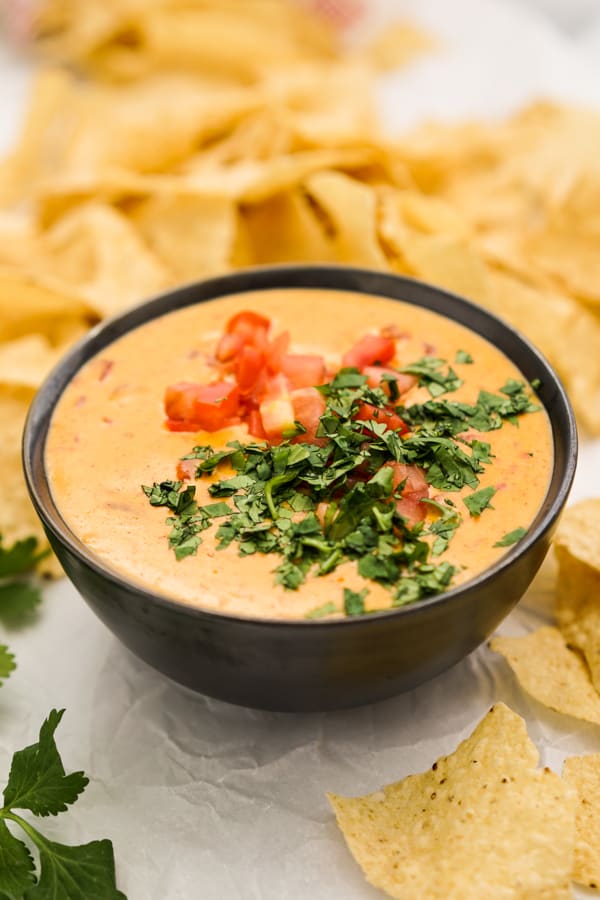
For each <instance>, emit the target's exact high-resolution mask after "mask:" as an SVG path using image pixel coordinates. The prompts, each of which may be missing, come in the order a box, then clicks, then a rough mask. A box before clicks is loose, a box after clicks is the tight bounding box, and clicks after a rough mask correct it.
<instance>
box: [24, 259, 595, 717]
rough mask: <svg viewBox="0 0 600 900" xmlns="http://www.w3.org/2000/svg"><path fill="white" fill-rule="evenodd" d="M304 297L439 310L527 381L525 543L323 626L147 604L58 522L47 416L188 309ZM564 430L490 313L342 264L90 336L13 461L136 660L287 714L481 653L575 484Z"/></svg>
mask: <svg viewBox="0 0 600 900" xmlns="http://www.w3.org/2000/svg"><path fill="white" fill-rule="evenodd" d="M280 288H315V289H329V290H341V291H352V292H359V293H364V294H375V295H380V296H384V297H387V298H389V299H392V300H394V299H395V300H402V301H404V302H407V303H410V304H414V305H416V306H420V307H424V308H426V309H430V310H433V311H434V312H437V313H441V314H442V315H444V316H446V317H448V318H450V319H452V320H454V321H456V322H459V323H461V324H462V325H465V326H466V327H467V328H470V329H471V330H472V331H474V332H476V333H477V334H479V335H481V336H483V337H484V338H487V340H488V341H490V342H491V343H493V344H494V345H495V346H496V347H497V348H498V349H499V350H501V351H502V352H503V353H504V354H505V355H506V356H507V357H508V358H509V359H510V360H511V361H512V362H513V363H515V365H516V366H517V367H518V368H519V369H520V370H521V372H522V373H523V375H524V376H525V377H526V378H527V379H528V380H529V381H532V380H534V379H539V381H540V382H541V388H540V390H539V397H540V400H541V402H542V403H543V405H544V407H545V409H546V411H547V413H548V415H549V418H550V422H551V427H552V435H553V441H554V463H553V470H552V474H551V479H550V485H549V488H548V491H547V494H546V497H545V499H544V502H543V503H542V505H541V507H540V509H539V511H538V514H537V516H536V518H535V520H534V522H533V523H532V525H531V527H530V529H529V532H528V534H527V536H526V537H525V538H524V539H523V540H521V541H520V542H519V543H518V544H517V545H515V546H514V547H513V548H512V549H510V550H509V551H508V552H507V553H506V555H505V556H503V557H502V558H501V559H500V560H499V561H498V562H497V563H496V564H495V565H494V566H492V567H490V568H488V569H486V570H485V571H484V572H482V573H481V574H480V575H479V576H477V577H476V578H474V579H472V580H471V581H469V582H468V583H466V584H464V585H462V586H460V587H458V588H455V589H453V590H450V591H448V592H446V593H444V594H441V595H439V596H435V597H432V598H430V599H427V600H424V601H422V602H420V603H417V604H415V605H414V606H406V607H402V608H399V609H395V610H392V611H387V612H381V613H374V614H372V615H368V616H364V617H357V618H348V619H343V620H325V621H281V620H272V619H258V618H257V619H252V618H245V617H241V616H233V615H224V614H220V613H217V612H214V611H211V610H208V609H201V608H193V607H191V606H189V605H185V604H183V603H178V602H177V600H176V599H173V600H170V599H166V598H165V597H163V596H160V595H157V594H153V593H152V592H151V591H149V590H145V589H144V588H142V587H140V586H139V585H137V584H135V583H133V582H130V581H128V580H127V579H126V578H125V577H124V576H120V575H119V574H118V573H116V572H114V571H112V570H111V569H110V568H109V567H105V566H104V565H103V563H102V561H101V560H100V559H99V558H97V557H96V556H95V555H94V554H93V553H92V552H91V551H90V550H89V549H88V548H87V547H86V546H85V544H84V543H82V541H81V540H79V538H78V537H77V535H76V534H74V533H73V532H71V531H70V529H69V528H68V526H67V525H66V524H65V522H64V521H63V519H62V517H61V514H60V510H59V509H58V508H57V506H56V505H55V503H54V500H53V497H52V493H51V490H50V486H49V483H48V477H47V473H46V468H45V461H44V454H45V444H46V438H47V435H48V428H49V425H50V421H51V417H52V414H53V411H54V409H55V407H56V404H57V402H58V400H59V399H60V397H61V395H62V393H63V391H64V390H65V388H66V387H67V385H68V384H69V382H70V381H71V379H72V378H73V376H74V375H75V374H76V373H77V371H78V370H79V369H80V368H81V367H82V366H83V365H85V363H86V362H87V361H88V360H89V359H90V358H91V357H93V356H95V355H96V354H97V353H99V352H100V351H101V350H102V349H104V348H105V347H106V346H108V345H109V344H111V343H112V342H113V341H115V340H116V339H117V338H120V337H121V336H122V335H124V334H125V333H126V332H128V331H131V330H132V329H134V328H136V327H138V326H139V325H142V324H144V323H145V322H148V321H150V320H151V319H153V318H155V317H157V316H162V315H164V314H165V313H168V312H170V311H173V310H176V309H180V308H182V307H184V306H189V305H190V304H195V303H202V302H204V301H207V300H212V299H215V298H218V297H222V296H226V295H231V294H237V293H244V292H247V291H256V290H270V289H280ZM576 459H577V432H576V427H575V420H574V416H573V412H572V410H571V407H570V404H569V401H568V399H567V397H566V395H565V392H564V389H563V387H562V385H561V383H560V381H559V379H558V377H557V375H556V374H555V372H554V371H553V369H552V368H551V367H550V366H549V364H548V363H547V362H546V360H545V359H544V358H543V356H542V355H541V354H540V353H539V352H538V351H537V350H536V349H535V348H534V347H533V346H532V345H531V344H530V343H529V342H528V341H527V340H526V339H525V338H524V337H522V336H521V335H520V334H518V333H517V332H516V331H515V330H514V329H512V328H511V327H510V326H508V325H507V324H505V323H504V322H502V321H501V320H500V319H498V318H497V317H495V316H494V315H492V314H491V313H489V312H487V311H485V310H483V309H481V308H479V307H477V306H475V305H474V304H472V303H470V302H468V301H467V300H464V299H462V298H460V297H457V296H455V295H453V294H450V293H448V292H446V291H443V290H440V289H439V288H436V287H433V286H430V285H427V284H424V283H421V282H418V281H414V280H412V279H409V278H402V277H399V276H395V275H389V274H383V273H379V272H373V271H367V270H361V269H353V268H347V267H342V266H339V267H338V266H329V265H327V266H277V267H268V268H259V269H250V270H246V271H240V272H238V273H235V274H232V275H225V276H223V277H219V278H213V279H211V280H208V281H204V282H200V283H198V284H191V285H189V286H186V287H183V288H181V289H179V290H175V291H172V292H170V293H167V294H164V295H162V296H160V297H157V298H156V299H153V300H150V301H149V302H147V303H144V304H142V305H141V306H138V307H136V308H135V309H132V310H131V311H129V312H126V313H124V314H123V315H121V316H118V317H117V318H114V319H112V320H110V321H107V322H106V323H105V324H102V325H100V326H98V327H97V328H95V329H94V330H93V331H91V332H90V333H89V334H88V335H87V336H86V337H85V338H84V339H83V340H82V341H81V342H80V343H79V344H78V345H76V346H75V347H74V348H73V349H72V350H71V352H70V353H69V354H68V355H67V356H66V357H65V358H64V359H63V360H62V361H61V362H60V363H59V365H58V366H57V367H56V368H55V370H54V371H53V372H52V373H51V375H50V376H49V377H48V379H47V380H46V381H45V383H44V384H43V386H42V387H41V388H40V390H39V392H38V394H37V396H36V398H35V399H34V401H33V404H32V406H31V409H30V412H29V417H28V419H27V423H26V427H25V432H24V437H23V462H24V469H25V476H26V479H27V484H28V488H29V492H30V494H31V498H32V500H33V503H34V506H35V508H36V510H37V513H38V515H39V517H40V519H41V521H42V523H43V526H44V529H45V531H46V533H47V535H48V539H49V541H50V543H51V545H52V547H53V549H54V551H55V553H56V555H57V556H58V558H59V560H60V562H61V563H62V565H63V567H64V569H65V572H66V573H67V575H68V577H69V578H70V579H71V581H72V582H73V584H74V585H75V586H76V587H77V589H78V590H79V591H80V593H81V594H82V596H83V597H84V598H85V600H86V601H87V603H88V604H89V606H90V607H91V608H92V609H93V611H94V612H95V613H96V614H97V615H98V617H99V618H100V619H101V620H102V621H103V622H104V624H105V625H106V626H108V628H110V629H111V631H112V632H113V633H114V634H115V635H116V636H117V637H118V638H119V639H120V640H121V641H122V642H123V643H124V644H125V646H126V647H128V648H129V649H130V650H131V651H133V653H135V654H136V655H137V656H138V657H140V658H141V659H143V660H144V661H145V662H147V663H149V664H150V665H151V666H153V667H154V668H156V669H158V670H159V671H161V672H163V673H164V674H165V675H167V676H168V677H169V678H171V679H173V680H174V681H177V682H179V683H181V684H183V685H186V686H187V687H189V688H192V689H193V690H196V691H199V692H202V693H205V694H208V695H210V696H212V697H216V698H219V699H221V700H226V701H228V702H230V703H236V704H242V705H244V706H251V707H257V708H261V709H268V710H279V711H288V712H297V711H315V710H329V709H337V708H342V707H350V706H357V705H360V704H363V703H369V702H372V701H375V700H381V699H384V698H386V697H390V696H392V695H394V694H398V693H400V692H402V691H406V690H409V689H411V688H414V687H416V686H417V685H419V684H421V683H423V682H424V681H427V680H428V679H430V678H432V677H433V676H435V675H438V674H439V673H440V672H442V671H444V670H445V669H447V668H448V667H450V666H452V665H453V664H454V663H456V662H458V661H459V660H461V659H462V658H463V657H465V656H466V655H467V654H469V653H470V652H471V651H472V650H474V649H475V648H476V647H477V646H478V645H479V644H481V643H482V642H483V641H484V640H486V638H487V637H488V636H489V635H490V634H491V633H492V631H493V630H494V629H495V628H496V627H497V625H498V624H499V622H500V621H501V620H502V619H503V618H504V617H505V616H506V615H507V614H508V613H509V612H510V610H511V609H512V608H513V607H514V606H515V604H516V603H517V602H518V600H519V599H520V598H521V596H522V595H523V593H524V592H525V590H526V589H527V587H528V586H529V584H530V583H531V581H532V579H533V577H534V575H535V573H536V572H537V570H538V568H539V566H540V565H541V563H542V561H543V559H544V557H545V555H546V553H547V551H548V548H549V544H550V540H551V537H552V534H553V531H554V529H555V527H556V524H557V521H558V517H559V515H560V512H561V510H562V508H563V506H564V505H565V502H566V500H567V497H568V494H569V490H570V487H571V484H572V481H573V476H574V472H575V465H576Z"/></svg>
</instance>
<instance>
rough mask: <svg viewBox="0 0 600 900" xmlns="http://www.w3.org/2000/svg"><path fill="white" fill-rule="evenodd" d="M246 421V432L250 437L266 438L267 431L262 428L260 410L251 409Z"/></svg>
mask: <svg viewBox="0 0 600 900" xmlns="http://www.w3.org/2000/svg"><path fill="white" fill-rule="evenodd" d="M246 421H247V423H248V432H249V434H251V435H252V437H256V438H260V439H261V440H264V439H265V438H266V436H267V432H266V431H265V429H264V425H263V421H262V416H261V414H260V410H258V409H251V410H250V412H249V413H248V418H247V420H246Z"/></svg>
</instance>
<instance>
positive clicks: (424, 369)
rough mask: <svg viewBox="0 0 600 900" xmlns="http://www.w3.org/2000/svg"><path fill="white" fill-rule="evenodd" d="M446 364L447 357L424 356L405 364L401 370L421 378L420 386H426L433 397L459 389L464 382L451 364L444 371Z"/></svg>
mask: <svg viewBox="0 0 600 900" xmlns="http://www.w3.org/2000/svg"><path fill="white" fill-rule="evenodd" d="M445 365H446V360H445V359H437V358H436V357H434V356H424V357H423V358H422V359H419V360H417V362H414V363H411V364H410V365H408V366H404V367H403V368H402V369H400V372H403V373H404V374H405V375H416V376H417V377H418V379H419V387H426V388H427V390H428V391H429V393H430V394H431V396H432V397H439V396H440V394H448V393H450V392H451V391H456V390H458V388H459V387H460V386H461V384H462V383H463V382H462V379H461V378H459V377H458V375H457V374H456V372H455V371H454V370H453V369H452V368H450V366H448V368H447V370H446V371H445V372H444V371H443V367H444V366H445Z"/></svg>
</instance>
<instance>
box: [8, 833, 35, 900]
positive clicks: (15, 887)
mask: <svg viewBox="0 0 600 900" xmlns="http://www.w3.org/2000/svg"><path fill="white" fill-rule="evenodd" d="M33 884H35V874H34V865H33V858H32V856H31V854H30V853H29V850H28V849H27V847H26V846H25V844H24V843H23V842H22V841H20V840H18V839H17V838H16V837H14V836H13V835H12V834H11V832H10V831H9V830H8V828H7V827H6V823H5V822H4V821H3V820H2V819H0V895H1V896H2V897H8V898H9V900H23V897H24V896H25V894H26V891H27V889H28V888H30V887H31V886H32V885H33Z"/></svg>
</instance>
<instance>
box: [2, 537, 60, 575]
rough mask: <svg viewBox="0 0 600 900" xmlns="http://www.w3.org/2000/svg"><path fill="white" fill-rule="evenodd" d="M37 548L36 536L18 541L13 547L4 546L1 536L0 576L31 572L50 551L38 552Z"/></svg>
mask: <svg viewBox="0 0 600 900" xmlns="http://www.w3.org/2000/svg"><path fill="white" fill-rule="evenodd" d="M37 548H38V541H37V538H34V537H29V538H25V540H22V541H16V542H15V543H14V544H13V545H12V547H9V548H6V547H4V546H3V544H2V537H1V536H0V578H7V577H9V576H13V575H22V574H23V573H25V572H31V571H32V570H33V569H34V568H35V566H36V565H37V564H38V562H39V561H40V560H41V559H44V557H45V556H47V555H48V553H49V552H50V551H49V550H43V551H41V552H39V553H38V550H37Z"/></svg>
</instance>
